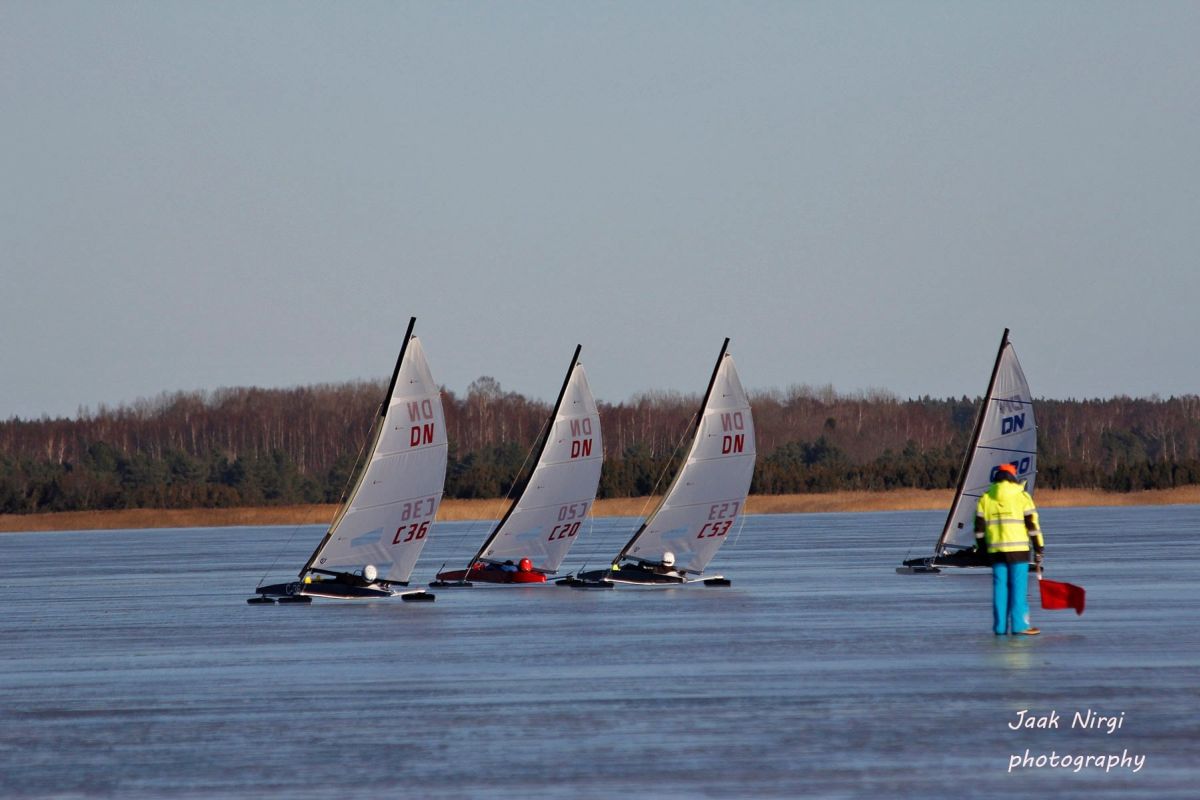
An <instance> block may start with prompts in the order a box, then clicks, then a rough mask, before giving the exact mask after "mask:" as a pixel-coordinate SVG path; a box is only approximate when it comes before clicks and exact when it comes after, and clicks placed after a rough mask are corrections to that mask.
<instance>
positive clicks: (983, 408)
mask: <svg viewBox="0 0 1200 800" xmlns="http://www.w3.org/2000/svg"><path fill="white" fill-rule="evenodd" d="M1005 347H1008V328H1005V329H1004V335H1003V336H1001V337H1000V349H999V350H997V351H996V363H995V364H993V365H992V377H991V378H990V379H989V380H988V386H987V392H986V393H985V394H984V395H983V403H982V404H980V406H979V413H978V414H976V415H975V428H974V429H973V430H972V431H971V443H970V444H969V445H967V452H966V455H964V456H963V463H962V467H960V468H959V470H958V486H956V487H955V489H954V499H953V500H952V501H951V502H950V511H949V513H947V514H946V524H945V525H943V526H942V535H941V536H940V537H938V542H937V547H935V548H934V549H933V554H934V555H935V556H939V555H941V554H942V547H943V546H944V545H945V543H946V537H947V536H949V535H950V526H951V525H952V524H954V512H955V511H956V510H957V509H958V504H959V503H960V502H961V501H962V492H963V487H964V486H965V485H966V483H967V472H968V471H969V470H970V469H971V461H972V459H973V458H974V457H975V445H977V444H979V434H980V433H982V432H983V417H984V415H985V414H987V409H988V403H990V402H992V390H993V389H994V388H995V386H996V373H998V372H999V371H1000V359H1001V358H1002V357H1003V356H1004V348H1005Z"/></svg>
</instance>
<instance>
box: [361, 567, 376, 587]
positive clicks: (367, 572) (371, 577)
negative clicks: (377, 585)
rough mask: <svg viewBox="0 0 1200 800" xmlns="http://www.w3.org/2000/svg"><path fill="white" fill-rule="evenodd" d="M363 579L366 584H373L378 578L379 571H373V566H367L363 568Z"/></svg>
mask: <svg viewBox="0 0 1200 800" xmlns="http://www.w3.org/2000/svg"><path fill="white" fill-rule="evenodd" d="M363 577H364V578H365V579H366V580H367V582H368V583H374V582H375V579H376V578H378V577H379V570H377V569H375V565H374V564H367V565H366V566H365V567H363Z"/></svg>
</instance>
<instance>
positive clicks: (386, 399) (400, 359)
mask: <svg viewBox="0 0 1200 800" xmlns="http://www.w3.org/2000/svg"><path fill="white" fill-rule="evenodd" d="M416 324H417V318H416V317H411V318H409V320H408V330H407V331H405V332H404V343H403V344H402V345H400V355H399V356H397V357H396V368H395V369H393V370H392V379H391V381H389V382H388V388H387V393H385V394H384V396H383V403H382V404H380V406H379V419H378V420H376V424H375V425H373V426H372V427H374V428H375V436H374V438H373V439H372V441H371V452H372V453H374V452H375V444H376V442H377V441H378V439H379V436H380V434H382V432H383V422H382V420H383V419H384V418H385V417H387V412H388V407H389V406H390V405H391V404H392V391H393V390H394V389H395V388H396V380H397V379H398V378H399V377H400V367H401V365H403V364H404V354H405V353H407V352H408V343H409V342H410V341H412V332H413V327H414V326H415V325H416ZM368 459H370V455H368ZM366 474H367V469H366V465H363V469H362V470H361V471H360V472H359V473H358V478H357V479H356V480H355V481H354V488H352V489H351V490H350V494H349V495H348V496H347V497H346V503H345V505H343V506H342V507H341V508H340V509H338V513H337V514H336V515H334V518H333V522H332V523H330V525H329V530H327V531H326V532H325V535H324V536H323V537H322V538H321V543H320V544H318V545H317V549H316V550H313V553H312V555H311V556H309V557H308V561H306V562H305V563H304V567H303V569H301V570H300V575H299V577H301V578H303V577H304V574H305V573H306V572H308V571H309V570H310V569H311V568H312V565H313V562H314V561H316V560H317V556H318V555H320V553H321V550H322V549H323V548H324V547H325V544H326V543H327V542H328V541H329V539H330V537H331V536H333V529H334V528H336V527H337V524H338V522H340V521H341V519H342V517H343V516H344V515H345V513H346V509H347V508H349V507H350V501H351V500H352V499H353V498H354V494H355V492H357V491H358V486H359V484H360V483H362V481H363V477H364V476H365V475H366Z"/></svg>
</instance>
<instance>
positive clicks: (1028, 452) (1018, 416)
mask: <svg viewBox="0 0 1200 800" xmlns="http://www.w3.org/2000/svg"><path fill="white" fill-rule="evenodd" d="M984 403H985V407H984V410H983V418H982V420H981V421H980V423H979V436H978V438H977V439H976V441H975V444H974V446H973V447H972V448H971V451H970V452H969V453H968V454H967V464H966V466H965V470H964V471H965V478H964V479H963V480H962V484H961V491H960V492H958V493H957V494H956V495H955V497H954V503H953V505H952V506H951V509H950V515H949V517H948V518H947V521H946V527H945V529H944V530H943V532H942V538H941V540H940V541H939V543H938V551H939V552H940V551H941V550H942V549H943V548H945V547H949V548H950V549H957V548H966V547H972V546H974V544H975V532H974V530H975V528H974V523H975V505H976V503H977V502H978V500H979V497H980V496H981V495H982V494H983V493H984V492H986V491H987V489H988V486H989V485H990V484H991V482H992V480H993V478H994V477H995V471H996V467H998V466H1000V465H1001V464H1016V465H1017V480H1018V481H1021V482H1023V483H1024V484H1025V491H1027V492H1029V493H1030V494H1033V487H1034V479H1035V477H1036V476H1037V425H1036V424H1035V423H1034V418H1033V396H1032V395H1031V394H1030V393H1029V384H1028V383H1027V382H1026V381H1025V373H1023V372H1022V371H1021V364H1020V363H1019V362H1018V361H1017V354H1016V351H1015V350H1013V346H1012V343H1011V342H1009V341H1008V331H1007V330H1006V331H1005V332H1004V338H1003V340H1002V344H1001V347H1000V353H999V355H998V357H997V359H996V369H995V373H994V376H993V379H992V381H991V385H990V391H989V393H988V396H987V397H986V398H984Z"/></svg>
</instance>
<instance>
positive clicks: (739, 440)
mask: <svg viewBox="0 0 1200 800" xmlns="http://www.w3.org/2000/svg"><path fill="white" fill-rule="evenodd" d="M744 430H746V418H745V417H744V416H743V415H742V412H740V411H734V412H733V413H732V414H722V415H721V431H722V432H723V433H724V435H723V436H722V437H721V455H723V456H727V455H729V454H730V453H740V452H742V450H744V449H745V447H746V434H745V433H735V431H744Z"/></svg>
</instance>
